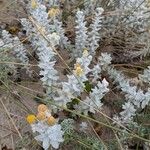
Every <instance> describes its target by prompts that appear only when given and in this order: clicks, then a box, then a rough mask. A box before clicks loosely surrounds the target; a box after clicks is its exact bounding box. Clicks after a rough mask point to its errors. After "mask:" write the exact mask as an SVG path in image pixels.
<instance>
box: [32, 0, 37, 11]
mask: <svg viewBox="0 0 150 150" xmlns="http://www.w3.org/2000/svg"><path fill="white" fill-rule="evenodd" d="M37 6H38V4H37V2H36V0H31V8H32V9H35V8H36V7H37Z"/></svg>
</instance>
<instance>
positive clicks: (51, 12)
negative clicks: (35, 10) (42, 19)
mask: <svg viewBox="0 0 150 150" xmlns="http://www.w3.org/2000/svg"><path fill="white" fill-rule="evenodd" d="M59 13H60V10H59V8H51V9H50V10H49V11H48V16H49V17H52V18H53V17H55V16H57V15H59Z"/></svg>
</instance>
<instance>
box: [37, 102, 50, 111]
mask: <svg viewBox="0 0 150 150" xmlns="http://www.w3.org/2000/svg"><path fill="white" fill-rule="evenodd" d="M47 110H48V108H47V106H46V105H44V104H40V105H39V106H38V112H45V111H47Z"/></svg>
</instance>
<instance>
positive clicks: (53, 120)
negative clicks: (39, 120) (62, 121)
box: [47, 116, 56, 126]
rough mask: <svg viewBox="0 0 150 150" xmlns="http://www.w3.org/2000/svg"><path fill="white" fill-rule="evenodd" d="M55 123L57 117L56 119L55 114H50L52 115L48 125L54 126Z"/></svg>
mask: <svg viewBox="0 0 150 150" xmlns="http://www.w3.org/2000/svg"><path fill="white" fill-rule="evenodd" d="M55 123H56V119H55V118H54V117H53V116H50V117H49V118H48V119H47V124H48V125H50V126H53V125H54V124H55Z"/></svg>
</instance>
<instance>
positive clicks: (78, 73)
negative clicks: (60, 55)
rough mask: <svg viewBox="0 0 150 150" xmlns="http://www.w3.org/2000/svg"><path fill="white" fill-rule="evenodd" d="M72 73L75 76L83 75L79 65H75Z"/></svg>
mask: <svg viewBox="0 0 150 150" xmlns="http://www.w3.org/2000/svg"><path fill="white" fill-rule="evenodd" d="M74 73H75V74H76V75H77V76H81V75H82V74H83V69H82V68H81V65H80V64H78V63H77V64H76V65H75V70H74Z"/></svg>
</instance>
